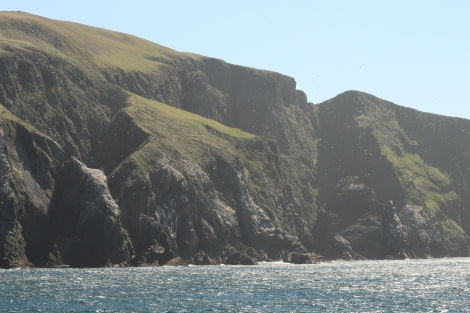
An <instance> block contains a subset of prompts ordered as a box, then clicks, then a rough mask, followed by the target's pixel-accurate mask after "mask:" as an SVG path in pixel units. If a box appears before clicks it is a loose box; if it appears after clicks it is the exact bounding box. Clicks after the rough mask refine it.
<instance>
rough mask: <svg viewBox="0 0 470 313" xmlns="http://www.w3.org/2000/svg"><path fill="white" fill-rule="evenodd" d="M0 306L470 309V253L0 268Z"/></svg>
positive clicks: (6, 308)
mask: <svg viewBox="0 0 470 313" xmlns="http://www.w3.org/2000/svg"><path fill="white" fill-rule="evenodd" d="M0 312H470V258H455V259H434V260H405V261H358V262H331V263H322V264H315V265H290V264H284V263H262V264H260V265H258V266H189V267H159V268H123V269H109V268H100V269H31V270H0Z"/></svg>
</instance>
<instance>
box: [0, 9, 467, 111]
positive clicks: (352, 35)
mask: <svg viewBox="0 0 470 313" xmlns="http://www.w3.org/2000/svg"><path fill="white" fill-rule="evenodd" d="M3 2H4V3H0V11H23V12H28V13H32V14H36V15H41V16H44V17H47V18H52V19H59V20H67V21H72V22H77V23H82V24H87V25H90V26H96V27H101V28H106V29H110V30H115V31H120V32H124V33H128V34H132V35H135V36H138V37H141V38H144V39H147V40H150V41H152V42H155V43H158V44H161V45H163V46H166V47H169V48H172V49H175V50H178V51H182V52H193V53H197V54H201V55H205V56H210V57H214V58H218V59H222V60H225V61H226V62H229V63H233V64H238V65H243V66H249V67H255V68H260V69H266V70H271V71H275V72H279V73H282V74H285V75H288V76H292V77H294V78H295V80H296V82H297V89H300V90H303V91H304V92H305V93H306V94H307V98H308V100H309V101H310V102H313V103H320V102H323V101H325V100H328V99H330V98H333V97H334V96H336V95H338V94H340V93H342V92H344V91H347V90H360V91H363V92H367V93H370V94H373V95H375V96H377V97H379V98H382V99H385V100H388V101H391V102H394V103H396V104H398V105H402V106H406V107H412V108H415V109H417V110H420V111H424V112H431V113H437V114H442V115H448V116H457V117H463V118H467V119H470V1H468V0H447V1H444V0H441V1H437V0H426V1H423V0H414V1H410V0H406V1H404V0H395V1H385V0H384V1H381V0H368V1H366V0H363V1H361V0H355V1H348V0H343V1H339V0H329V1H320V0H305V1H301V0H291V1H287V0H284V1H281V0H237V1H235V0H233V1H231V0H212V1H210V0H197V1H189V0H188V1H183V0H172V1H169V0H156V1H150V0H149V1H143V0H133V1H129V0H128V1H121V0H114V1H107V0H80V1H74V0H70V1H68V0H65V1H64V0H61V1H52V0H30V1H24V0H15V1H3Z"/></svg>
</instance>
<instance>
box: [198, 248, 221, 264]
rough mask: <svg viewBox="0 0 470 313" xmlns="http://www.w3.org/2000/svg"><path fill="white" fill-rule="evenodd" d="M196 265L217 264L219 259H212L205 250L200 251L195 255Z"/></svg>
mask: <svg viewBox="0 0 470 313" xmlns="http://www.w3.org/2000/svg"><path fill="white" fill-rule="evenodd" d="M193 263H194V264H195V265H216V264H217V261H215V260H213V259H211V258H210V257H209V256H208V255H207V254H206V253H204V251H198V252H197V253H196V254H195V255H194V257H193Z"/></svg>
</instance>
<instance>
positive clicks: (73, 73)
mask: <svg viewBox="0 0 470 313" xmlns="http://www.w3.org/2000/svg"><path fill="white" fill-rule="evenodd" d="M0 69H1V70H0V105H1V106H0V173H1V180H0V183H1V186H2V187H1V190H0V247H1V248H0V266H1V267H14V266H31V265H35V266H45V265H56V264H62V263H66V264H70V265H72V266H104V265H110V264H119V265H121V266H126V265H129V264H132V265H139V264H160V265H161V264H165V263H166V262H168V261H169V260H171V259H174V258H176V257H179V258H182V259H184V260H185V261H187V262H193V258H194V259H195V260H196V259H199V258H201V256H204V257H205V258H206V259H213V260H217V259H220V260H221V261H224V260H225V258H227V257H230V255H246V256H247V258H249V259H258V260H261V259H275V258H276V259H277V258H281V257H283V256H286V255H287V254H290V253H296V254H295V255H298V254H299V253H306V252H312V251H315V252H319V253H322V254H324V255H325V256H327V257H329V258H337V257H341V258H390V257H393V258H396V257H399V258H400V257H430V256H433V257H439V256H461V255H462V256H463V255H467V249H468V240H467V234H468V232H469V231H470V217H469V216H468V214H469V210H468V209H467V208H468V205H469V201H470V194H469V192H468V188H467V182H468V181H469V178H470V174H469V171H468V170H467V168H468V167H469V164H470V160H469V155H470V153H469V152H470V151H468V150H469V149H470V148H468V147H470V145H469V144H468V143H469V141H470V121H467V120H463V119H457V118H450V117H444V116H438V115H432V114H425V113H422V112H418V111H415V110H412V109H409V108H404V107H401V106H398V105H396V104H393V103H390V102H387V101H384V100H381V99H378V98H376V97H374V96H371V95H367V94H364V93H360V92H356V91H350V92H346V93H344V94H341V95H338V96H337V97H335V98H333V99H331V100H328V101H326V102H324V103H321V104H317V105H314V104H312V103H309V102H308V101H307V98H306V96H305V94H304V93H303V92H302V91H299V90H296V86H295V80H294V79H293V78H291V77H287V76H284V75H281V74H279V73H274V72H269V71H264V70H258V69H252V68H246V67H243V66H238V65H232V64H228V63H225V62H224V61H222V60H217V59H213V58H207V57H203V56H199V55H193V54H187V53H179V52H176V51H174V50H171V49H168V48H165V47H162V46H159V45H157V44H154V43H151V42H148V41H145V40H142V39H139V38H136V37H133V36H130V35H127V34H122V33H116V32H111V31H107V30H103V29H97V28H92V27H89V26H85V25H79V24H74V23H69V22H59V21H53V20H48V19H44V18H41V17H37V16H33V15H29V14H25V13H9V12H3V13H0Z"/></svg>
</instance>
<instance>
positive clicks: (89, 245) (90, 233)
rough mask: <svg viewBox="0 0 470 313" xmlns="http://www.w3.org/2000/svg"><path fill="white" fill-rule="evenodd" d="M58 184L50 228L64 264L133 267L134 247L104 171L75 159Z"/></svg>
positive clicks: (51, 212) (68, 165)
mask: <svg viewBox="0 0 470 313" xmlns="http://www.w3.org/2000/svg"><path fill="white" fill-rule="evenodd" d="M56 182H57V185H56V188H55V190H54V196H53V201H52V202H51V209H50V214H49V226H50V227H51V229H52V230H53V232H52V235H53V238H54V237H55V244H56V245H57V246H58V248H59V251H60V252H61V257H62V259H63V260H64V262H65V263H66V264H70V265H71V266H78V267H83V266H104V265H105V264H107V263H109V262H111V264H130V260H131V257H132V254H133V252H134V251H133V247H132V243H131V241H130V239H129V237H128V234H127V231H126V230H125V229H124V228H123V227H122V225H121V221H120V210H119V206H118V205H117V204H116V202H115V201H114V199H113V198H112V196H111V194H110V192H109V190H108V186H107V179H106V176H105V175H104V173H103V171H101V170H98V169H90V168H88V167H86V166H85V165H84V164H83V163H81V162H80V161H78V160H77V159H75V158H73V157H72V159H71V160H70V161H69V162H66V163H65V165H64V167H63V168H62V169H61V170H60V172H59V173H58V175H57V180H56Z"/></svg>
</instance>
